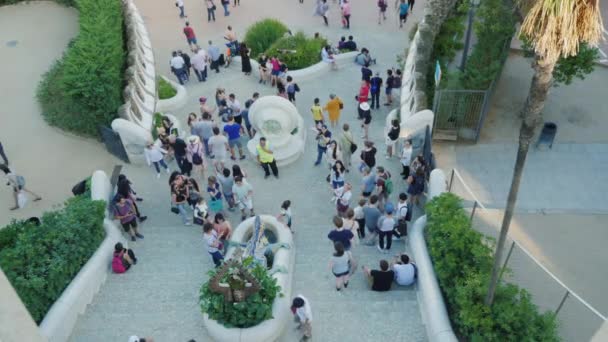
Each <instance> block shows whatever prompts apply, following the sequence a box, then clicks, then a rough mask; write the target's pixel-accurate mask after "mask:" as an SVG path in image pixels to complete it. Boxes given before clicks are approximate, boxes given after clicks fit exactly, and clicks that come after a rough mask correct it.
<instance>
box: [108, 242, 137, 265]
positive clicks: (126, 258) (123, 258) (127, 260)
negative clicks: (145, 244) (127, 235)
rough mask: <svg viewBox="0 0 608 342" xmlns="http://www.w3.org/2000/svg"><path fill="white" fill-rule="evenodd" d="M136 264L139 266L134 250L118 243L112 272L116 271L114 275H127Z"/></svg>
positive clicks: (115, 247)
mask: <svg viewBox="0 0 608 342" xmlns="http://www.w3.org/2000/svg"><path fill="white" fill-rule="evenodd" d="M135 264H137V258H136V257H135V253H133V250H132V249H127V248H124V247H123V246H122V243H120V242H117V243H116V245H114V256H113V257H112V271H114V273H125V272H127V271H128V270H129V268H131V266H132V265H135Z"/></svg>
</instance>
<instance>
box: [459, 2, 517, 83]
mask: <svg viewBox="0 0 608 342" xmlns="http://www.w3.org/2000/svg"><path fill="white" fill-rule="evenodd" d="M477 18H478V20H477V21H476V22H475V25H474V26H475V36H476V37H477V43H476V44H475V46H474V47H473V52H472V53H471V55H470V56H469V58H468V59H467V65H466V67H465V70H464V74H463V75H462V77H463V85H464V87H465V89H472V90H486V89H488V88H489V87H490V85H491V84H492V82H494V80H496V79H497V78H498V76H499V74H500V72H501V71H502V67H503V65H504V63H505V61H506V58H507V55H508V53H509V47H508V46H507V44H510V42H511V38H512V37H513V34H514V33H515V23H516V17H515V13H514V11H513V5H512V4H511V3H510V2H509V1H508V0H487V1H482V2H481V4H480V6H479V9H478V10H477Z"/></svg>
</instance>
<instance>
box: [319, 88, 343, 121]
mask: <svg viewBox="0 0 608 342" xmlns="http://www.w3.org/2000/svg"><path fill="white" fill-rule="evenodd" d="M342 108H344V103H342V100H340V98H339V97H337V96H336V94H330V95H329V101H327V103H326V104H325V107H323V109H324V110H326V111H327V113H328V114H329V123H330V124H331V127H332V128H336V127H337V126H338V121H339V120H340V110H341V109H342Z"/></svg>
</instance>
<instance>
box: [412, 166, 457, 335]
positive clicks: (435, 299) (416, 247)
mask: <svg viewBox="0 0 608 342" xmlns="http://www.w3.org/2000/svg"><path fill="white" fill-rule="evenodd" d="M446 188H447V184H446V178H445V174H444V173H443V171H441V170H440V169H435V170H433V171H431V176H430V180H429V191H428V199H429V200H431V199H432V198H434V197H436V196H439V195H441V194H442V193H443V192H445V191H446ZM425 227H426V215H424V216H421V217H420V218H418V219H417V220H416V222H414V225H413V227H412V229H411V230H410V232H409V244H410V248H411V250H412V255H413V257H414V260H416V265H417V266H418V301H419V302H420V308H421V311H422V318H423V320H424V322H425V326H426V330H427V336H428V337H429V340H430V341H431V342H457V341H458V339H457V338H456V335H454V332H453V330H452V326H451V324H450V318H449V316H448V312H447V310H446V307H445V303H444V301H443V296H442V295H441V290H440V288H439V283H438V282H437V276H436V275H435V271H434V269H433V262H432V261H431V256H430V255H429V252H428V250H427V246H426V240H425V239H424V228H425Z"/></svg>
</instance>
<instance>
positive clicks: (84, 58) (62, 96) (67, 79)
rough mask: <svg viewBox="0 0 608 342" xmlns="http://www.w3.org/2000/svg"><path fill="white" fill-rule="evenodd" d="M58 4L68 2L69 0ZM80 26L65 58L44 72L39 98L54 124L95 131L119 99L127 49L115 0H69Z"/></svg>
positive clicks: (84, 132) (89, 132)
mask: <svg viewBox="0 0 608 342" xmlns="http://www.w3.org/2000/svg"><path fill="white" fill-rule="evenodd" d="M58 2H59V3H63V4H72V0H60V1H58ZM73 3H74V5H75V7H76V8H77V9H78V10H79V12H80V16H79V26H80V31H79V34H78V37H76V38H75V39H74V40H73V41H72V42H70V44H69V46H68V49H67V51H66V52H65V53H64V55H63V57H62V58H61V59H60V60H59V61H57V62H55V64H54V65H53V66H52V68H51V69H50V70H49V71H48V72H47V73H46V74H45V75H44V76H43V77H42V80H41V82H40V84H39V86H38V90H37V97H38V100H39V101H40V104H41V106H42V115H43V116H44V118H45V120H46V121H47V122H48V123H49V124H50V125H53V126H57V127H59V128H62V129H65V130H67V131H71V132H74V133H77V134H81V135H88V136H96V135H98V126H99V125H110V123H111V122H112V120H113V119H114V118H116V117H117V114H116V112H117V109H118V107H119V106H120V105H121V104H122V103H123V98H122V90H123V88H124V86H125V80H124V70H125V67H126V48H125V42H124V32H125V31H124V27H123V16H122V5H121V2H120V1H119V0H73Z"/></svg>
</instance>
